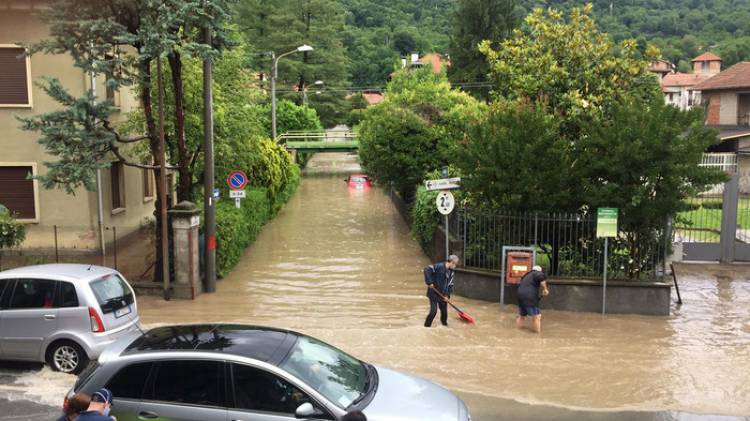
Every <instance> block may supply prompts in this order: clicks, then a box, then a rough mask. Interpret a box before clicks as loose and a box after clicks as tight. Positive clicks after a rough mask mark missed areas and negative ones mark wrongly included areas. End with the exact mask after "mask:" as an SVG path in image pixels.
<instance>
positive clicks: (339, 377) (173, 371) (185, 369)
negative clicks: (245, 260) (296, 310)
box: [68, 324, 471, 421]
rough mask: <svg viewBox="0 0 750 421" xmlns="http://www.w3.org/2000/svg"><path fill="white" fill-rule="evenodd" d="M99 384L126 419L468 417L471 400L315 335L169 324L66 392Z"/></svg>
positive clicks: (126, 343)
mask: <svg viewBox="0 0 750 421" xmlns="http://www.w3.org/2000/svg"><path fill="white" fill-rule="evenodd" d="M101 387H107V388H109V389H110V390H111V391H112V393H113V394H114V404H113V406H112V414H113V415H116V416H117V419H119V420H136V419H138V420H151V419H153V420H171V421H284V420H295V419H308V420H312V419H316V420H339V419H341V417H343V416H344V415H345V414H346V413H347V412H348V411H351V410H354V409H359V410H361V411H363V412H364V413H365V414H366V415H367V419H368V420H370V421H396V420H398V421H408V420H430V421H469V420H470V419H471V418H470V416H469V413H468V410H467V408H466V405H465V404H464V403H463V401H461V399H459V398H458V397H457V396H455V395H454V394H453V393H451V392H450V391H448V390H446V389H444V388H442V387H440V386H438V385H436V384H434V383H432V382H430V381H427V380H424V379H420V378H417V377H414V376H411V375H407V374H403V373H399V372H397V371H394V370H389V369H386V368H383V367H377V366H373V365H370V364H368V363H365V362H362V361H360V360H358V359H356V358H354V357H351V356H349V355H347V354H346V353H344V352H342V351H340V350H338V349H336V348H334V347H332V346H330V345H328V344H326V343H323V342H321V341H319V340H317V339H314V338H311V337H309V336H305V335H302V334H299V333H295V332H291V331H287V330H280V329H272V328H266V327H257V326H246V325H227V324H206V325H180V326H165V327H158V328H154V329H151V330H149V331H148V332H146V333H143V334H136V335H133V336H132V337H129V338H123V339H122V340H120V341H118V342H117V343H115V344H113V345H112V346H110V347H109V348H108V349H107V350H106V351H105V352H104V353H103V354H102V356H101V357H100V358H99V361H98V362H95V363H92V364H91V365H90V367H89V368H87V369H86V370H85V371H84V372H83V373H82V374H81V376H80V377H79V380H78V382H77V383H76V385H75V386H74V388H73V390H71V391H70V392H69V394H68V396H72V394H73V393H75V392H82V393H86V394H89V395H90V394H91V393H93V392H95V391H96V390H97V389H99V388H101Z"/></svg>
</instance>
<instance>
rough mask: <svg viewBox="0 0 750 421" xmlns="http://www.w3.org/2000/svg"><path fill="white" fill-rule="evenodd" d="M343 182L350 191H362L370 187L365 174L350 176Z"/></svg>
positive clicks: (370, 182)
mask: <svg viewBox="0 0 750 421" xmlns="http://www.w3.org/2000/svg"><path fill="white" fill-rule="evenodd" d="M344 181H346V184H347V186H349V188H350V189H357V190H364V189H369V188H371V187H372V181H371V180H370V177H368V176H367V175H366V174H352V175H350V176H349V177H347V178H346V179H345V180H344Z"/></svg>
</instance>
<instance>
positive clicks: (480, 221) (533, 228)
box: [450, 209, 671, 280]
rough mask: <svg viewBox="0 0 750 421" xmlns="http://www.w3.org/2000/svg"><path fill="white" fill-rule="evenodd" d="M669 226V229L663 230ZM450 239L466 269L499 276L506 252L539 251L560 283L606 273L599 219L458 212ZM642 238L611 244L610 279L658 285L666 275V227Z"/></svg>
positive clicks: (621, 238)
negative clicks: (657, 280)
mask: <svg viewBox="0 0 750 421" xmlns="http://www.w3.org/2000/svg"><path fill="white" fill-rule="evenodd" d="M665 225H666V224H665ZM450 230H451V235H452V236H454V237H456V238H457V239H458V241H459V244H461V245H460V246H459V247H461V246H462V247H463V256H464V257H463V265H464V267H466V268H472V269H482V270H492V271H499V270H501V265H502V248H503V246H520V247H535V248H536V250H537V263H538V264H540V265H541V266H542V267H543V268H544V269H545V272H546V273H548V274H550V275H552V276H556V277H562V278H564V277H576V278H598V277H601V276H602V274H603V269H604V239H603V238H597V237H596V216H595V215H592V214H570V213H519V212H488V211H482V210H477V209H459V210H458V211H457V212H454V213H453V215H452V218H451V222H450ZM647 234H648V235H646V236H645V237H646V238H644V235H643V233H641V235H640V238H639V236H635V235H632V234H630V233H625V232H621V233H620V235H619V237H617V238H614V239H610V241H609V259H608V274H609V276H610V278H612V279H642V280H646V279H655V278H660V277H661V276H663V274H664V269H665V268H664V262H665V261H666V258H667V254H668V252H669V251H670V247H671V241H669V238H670V237H671V236H670V233H669V231H668V230H667V227H666V226H665V227H663V228H662V229H660V230H658V231H655V232H650V233H647Z"/></svg>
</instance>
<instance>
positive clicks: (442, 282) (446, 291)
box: [424, 254, 458, 327]
mask: <svg viewBox="0 0 750 421" xmlns="http://www.w3.org/2000/svg"><path fill="white" fill-rule="evenodd" d="M457 264H458V256H456V255H455V254H451V255H450V256H448V259H447V260H446V261H445V262H439V263H435V264H432V265H429V266H427V267H426V268H424V282H425V284H427V298H429V299H430V313H429V314H428V315H427V319H425V321H424V327H432V321H433V320H434V319H435V315H436V314H437V310H438V308H440V323H442V324H443V326H448V301H447V300H448V299H450V298H451V294H453V269H455V268H456V265H457Z"/></svg>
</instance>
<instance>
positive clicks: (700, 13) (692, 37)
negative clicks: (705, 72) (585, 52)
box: [524, 0, 750, 70]
mask: <svg viewBox="0 0 750 421" xmlns="http://www.w3.org/2000/svg"><path fill="white" fill-rule="evenodd" d="M589 2H592V3H594V10H595V12H594V14H595V17H596V18H597V23H598V24H599V26H600V28H601V29H602V30H604V31H605V32H608V33H609V34H610V35H612V37H613V38H615V39H616V40H618V41H619V40H621V39H624V38H635V39H637V40H638V41H639V42H640V43H641V44H645V43H646V42H650V43H652V44H654V45H656V46H658V47H659V48H660V49H661V51H662V54H663V55H664V57H665V58H667V59H668V60H670V61H672V62H674V63H676V64H679V67H680V69H681V70H688V69H689V65H690V60H691V59H692V58H694V57H695V56H697V55H699V54H700V53H702V52H704V51H706V50H712V51H714V52H716V53H717V54H719V55H720V56H721V57H722V59H724V67H725V68H726V67H728V66H731V65H732V64H734V63H736V62H738V61H743V60H750V1H748V0H593V1H589ZM524 3H526V4H525V5H524V6H525V7H526V8H527V9H529V8H530V7H533V6H543V7H547V6H549V7H555V8H565V9H567V8H569V7H571V6H576V5H581V4H583V3H586V2H584V1H580V0H547V1H525V2H524Z"/></svg>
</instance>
